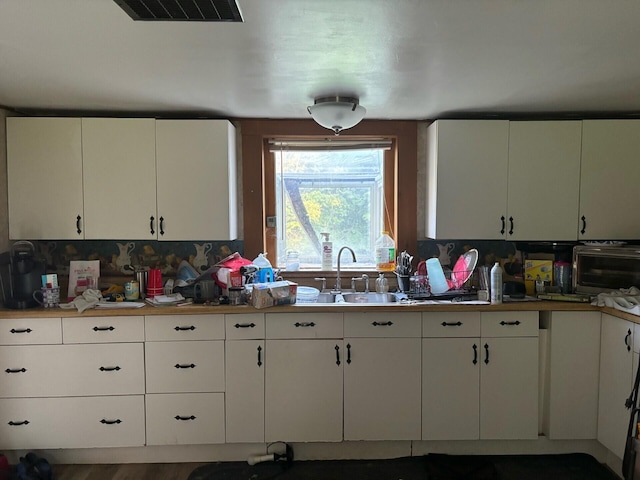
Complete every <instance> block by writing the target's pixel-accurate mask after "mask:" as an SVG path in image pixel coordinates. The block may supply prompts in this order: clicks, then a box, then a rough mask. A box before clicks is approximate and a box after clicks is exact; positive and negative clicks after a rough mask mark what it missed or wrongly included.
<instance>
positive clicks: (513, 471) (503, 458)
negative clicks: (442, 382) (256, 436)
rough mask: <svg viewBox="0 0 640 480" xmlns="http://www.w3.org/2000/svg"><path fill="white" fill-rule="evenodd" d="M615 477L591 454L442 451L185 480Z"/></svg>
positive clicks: (209, 470) (236, 466) (208, 473)
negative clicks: (470, 453) (447, 453)
mask: <svg viewBox="0 0 640 480" xmlns="http://www.w3.org/2000/svg"><path fill="white" fill-rule="evenodd" d="M270 479H277V480H361V479H362V480H400V479H402V480H540V479H549V480H619V479H618V477H617V476H616V475H615V474H613V473H612V472H611V471H610V470H609V469H607V468H606V467H604V466H603V465H601V464H600V463H598V461H597V460H596V459H595V458H593V457H592V456H590V455H587V454H582V453H572V454H562V455H441V454H430V455H425V456H422V457H402V458H395V459H389V460H309V461H295V462H293V464H292V465H291V466H290V467H289V468H286V465H285V464H284V463H261V464H258V465H254V466H250V465H248V464H247V463H246V462H219V463H212V464H209V465H203V466H201V467H198V468H196V469H195V470H194V471H193V472H192V473H191V475H189V478H188V479H187V480H270Z"/></svg>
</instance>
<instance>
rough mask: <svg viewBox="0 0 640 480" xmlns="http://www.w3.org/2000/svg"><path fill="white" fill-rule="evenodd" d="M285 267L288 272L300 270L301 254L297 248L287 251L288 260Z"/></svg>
mask: <svg viewBox="0 0 640 480" xmlns="http://www.w3.org/2000/svg"><path fill="white" fill-rule="evenodd" d="M285 268H286V270H287V272H297V271H298V270H300V255H298V252H296V251H295V250H289V251H288V252H287V261H286V265H285Z"/></svg>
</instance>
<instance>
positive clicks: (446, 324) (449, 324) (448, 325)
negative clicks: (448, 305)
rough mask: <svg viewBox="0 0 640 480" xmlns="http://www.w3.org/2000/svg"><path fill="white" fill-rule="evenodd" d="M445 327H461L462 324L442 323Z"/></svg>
mask: <svg viewBox="0 0 640 480" xmlns="http://www.w3.org/2000/svg"><path fill="white" fill-rule="evenodd" d="M442 326H443V327H461V326H462V322H442Z"/></svg>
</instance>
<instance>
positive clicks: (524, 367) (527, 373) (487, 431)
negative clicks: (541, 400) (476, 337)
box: [480, 337, 538, 440]
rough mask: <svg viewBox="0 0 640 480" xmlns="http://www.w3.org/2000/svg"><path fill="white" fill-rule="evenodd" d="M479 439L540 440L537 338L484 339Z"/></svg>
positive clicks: (482, 340) (482, 342)
mask: <svg viewBox="0 0 640 480" xmlns="http://www.w3.org/2000/svg"><path fill="white" fill-rule="evenodd" d="M481 344H482V354H481V368H480V438H481V439H483V440H498V439H501V440H510V439H532V440H533V439H537V438H538V337H516V338H509V337H504V338H482V339H481Z"/></svg>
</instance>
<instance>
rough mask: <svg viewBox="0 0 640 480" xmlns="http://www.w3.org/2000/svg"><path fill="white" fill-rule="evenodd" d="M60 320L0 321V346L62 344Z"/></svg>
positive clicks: (18, 319)
mask: <svg viewBox="0 0 640 480" xmlns="http://www.w3.org/2000/svg"><path fill="white" fill-rule="evenodd" d="M61 320H62V319H60V318H5V319H2V320H0V345H46V344H56V343H62V327H61Z"/></svg>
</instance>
